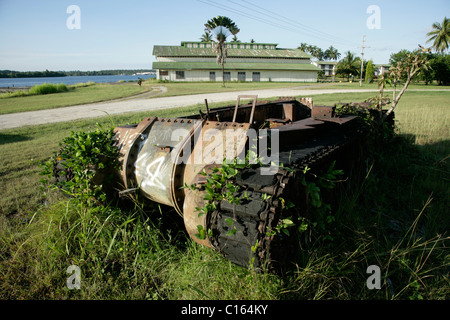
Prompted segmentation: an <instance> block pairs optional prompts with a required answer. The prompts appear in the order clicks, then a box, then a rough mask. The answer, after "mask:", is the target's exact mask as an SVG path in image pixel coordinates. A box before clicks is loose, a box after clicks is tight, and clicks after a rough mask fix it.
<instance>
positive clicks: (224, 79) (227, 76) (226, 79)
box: [223, 72, 231, 81]
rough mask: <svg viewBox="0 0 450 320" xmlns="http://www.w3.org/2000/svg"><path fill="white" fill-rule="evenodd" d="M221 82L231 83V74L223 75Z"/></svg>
mask: <svg viewBox="0 0 450 320" xmlns="http://www.w3.org/2000/svg"><path fill="white" fill-rule="evenodd" d="M223 81H231V72H224V73H223Z"/></svg>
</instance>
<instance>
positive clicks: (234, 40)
mask: <svg viewBox="0 0 450 320" xmlns="http://www.w3.org/2000/svg"><path fill="white" fill-rule="evenodd" d="M231 41H232V42H241V40H239V39H238V38H237V36H236V35H234V36H233V39H231Z"/></svg>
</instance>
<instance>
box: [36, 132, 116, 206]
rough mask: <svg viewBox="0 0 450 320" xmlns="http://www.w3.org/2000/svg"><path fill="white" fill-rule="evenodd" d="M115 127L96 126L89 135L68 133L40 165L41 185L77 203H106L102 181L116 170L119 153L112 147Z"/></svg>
mask: <svg viewBox="0 0 450 320" xmlns="http://www.w3.org/2000/svg"><path fill="white" fill-rule="evenodd" d="M113 130H114V128H113V127H111V128H106V129H105V128H103V127H102V126H100V125H98V128H97V130H95V131H92V132H83V131H80V132H73V131H72V132H71V135H70V136H69V137H66V138H65V139H64V140H63V141H62V142H61V143H60V150H59V151H58V152H55V153H54V155H53V156H52V157H51V158H50V159H48V160H47V161H46V162H45V163H43V164H42V165H41V166H42V167H43V170H42V171H41V175H43V176H46V178H43V179H41V182H42V184H43V185H44V186H46V187H51V188H52V187H53V188H57V189H59V190H62V191H63V192H65V193H66V194H68V195H70V196H72V197H73V198H75V199H76V200H77V201H78V202H79V203H83V204H86V205H88V206H96V205H99V204H105V203H106V192H105V190H104V188H103V183H104V182H109V180H111V179H112V178H113V174H112V170H114V169H117V168H118V167H119V151H118V149H117V148H116V147H115V146H114V139H113V137H114V132H113Z"/></svg>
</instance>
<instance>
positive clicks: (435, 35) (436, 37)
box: [427, 17, 450, 53]
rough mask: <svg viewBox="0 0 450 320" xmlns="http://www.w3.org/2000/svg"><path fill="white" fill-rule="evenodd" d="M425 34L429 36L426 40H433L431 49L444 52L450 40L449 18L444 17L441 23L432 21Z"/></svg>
mask: <svg viewBox="0 0 450 320" xmlns="http://www.w3.org/2000/svg"><path fill="white" fill-rule="evenodd" d="M427 36H429V37H430V38H429V39H428V41H427V42H431V41H434V42H433V49H434V50H436V52H440V53H444V51H446V50H448V46H449V42H450V19H447V17H444V21H442V24H440V23H439V22H435V23H433V25H432V30H431V31H430V32H428V33H427Z"/></svg>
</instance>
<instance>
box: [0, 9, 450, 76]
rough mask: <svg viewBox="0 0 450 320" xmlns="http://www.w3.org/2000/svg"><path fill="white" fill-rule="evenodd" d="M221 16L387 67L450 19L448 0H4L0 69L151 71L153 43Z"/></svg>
mask: <svg viewBox="0 0 450 320" xmlns="http://www.w3.org/2000/svg"><path fill="white" fill-rule="evenodd" d="M71 5H76V6H78V8H79V15H78V14H77V13H76V11H72V10H69V13H68V12H67V11H68V8H69V6H71ZM374 6H375V7H374ZM374 8H375V10H374ZM217 15H224V16H227V17H229V18H231V19H232V20H233V21H234V22H235V23H236V24H237V26H238V27H239V28H240V30H241V31H240V32H239V33H238V34H237V36H238V39H239V40H241V41H242V42H249V41H250V40H251V39H254V40H255V41H256V42H265V43H277V44H278V47H280V48H297V47H298V46H299V45H300V43H301V42H306V43H308V44H313V45H316V46H318V47H320V48H322V49H324V50H325V49H326V48H328V47H329V46H330V45H333V46H334V47H335V48H337V49H338V50H339V52H340V53H341V54H342V55H343V54H344V52H346V51H348V50H350V51H352V52H353V53H355V54H357V55H360V53H361V48H360V47H361V46H362V41H363V35H366V46H367V48H365V50H364V54H365V55H364V58H365V59H366V60H369V59H372V60H373V61H374V63H387V62H388V61H389V56H390V55H391V53H394V52H398V51H399V50H401V49H408V50H413V49H416V48H417V45H418V44H421V45H430V44H427V43H426V40H427V37H426V33H427V32H429V31H430V30H431V25H432V24H433V23H434V22H436V21H437V22H442V20H443V18H444V17H445V16H447V17H450V0H428V1H416V0H341V1H336V0H319V1H311V0H308V1H304V0H158V1H156V0H146V1H144V0H128V1H126V0H120V1H115V0H108V1H107V0H0V30H1V31H0V69H10V70H18V71H28V70H30V71H41V70H45V69H48V70H55V71H57V70H65V71H69V70H83V71H86V70H102V69H150V68H151V67H152V62H153V61H155V57H154V56H153V55H152V50H153V46H154V45H179V44H180V42H181V41H198V40H199V38H200V37H201V35H202V34H203V32H204V23H205V22H206V21H207V20H209V19H210V18H212V17H215V16H217ZM68 20H69V21H68ZM67 22H69V25H70V26H71V27H76V28H69V27H68V25H67Z"/></svg>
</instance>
